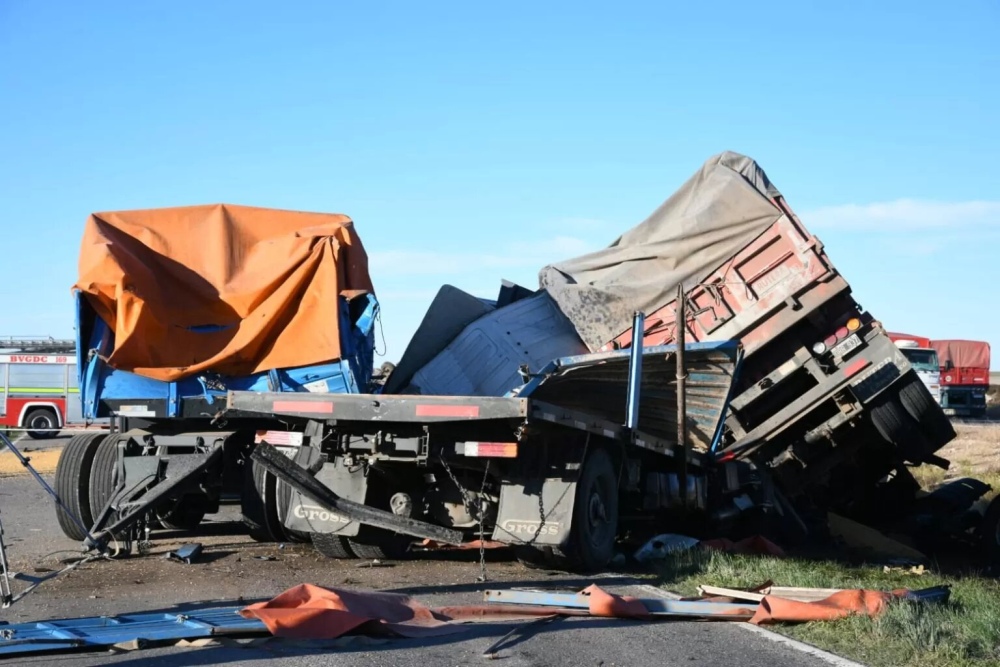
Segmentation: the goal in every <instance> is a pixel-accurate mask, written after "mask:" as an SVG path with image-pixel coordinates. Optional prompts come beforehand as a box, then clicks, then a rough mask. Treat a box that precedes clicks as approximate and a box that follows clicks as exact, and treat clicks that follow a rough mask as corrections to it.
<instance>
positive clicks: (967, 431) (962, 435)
mask: <svg viewBox="0 0 1000 667" xmlns="http://www.w3.org/2000/svg"><path fill="white" fill-rule="evenodd" d="M955 432H956V433H957V434H958V437H956V438H955V439H954V440H952V441H951V442H950V443H948V444H947V445H946V446H945V447H944V448H943V449H941V450H940V451H939V452H938V455H939V456H942V457H944V458H946V459H948V460H949V461H951V463H952V465H951V468H950V469H948V470H941V469H940V468H936V467H934V466H926V465H925V466H920V467H919V468H915V469H913V475H914V477H916V478H917V481H918V482H920V484H921V486H923V487H924V489H925V490H928V491H930V490H932V489H933V488H934V487H936V486H938V485H939V484H941V483H942V482H947V481H950V480H953V479H957V478H959V477H975V478H976V479H981V480H982V481H984V482H986V483H987V484H989V485H990V486H992V487H993V491H992V492H991V493H990V494H989V496H988V497H989V498H992V497H993V496H995V495H997V494H998V493H1000V425H995V424H984V425H972V424H956V425H955Z"/></svg>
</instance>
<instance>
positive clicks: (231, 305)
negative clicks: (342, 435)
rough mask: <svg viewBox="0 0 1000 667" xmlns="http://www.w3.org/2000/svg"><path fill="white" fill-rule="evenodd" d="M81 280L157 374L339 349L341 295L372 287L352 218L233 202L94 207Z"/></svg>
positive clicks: (120, 357)
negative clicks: (115, 209)
mask: <svg viewBox="0 0 1000 667" xmlns="http://www.w3.org/2000/svg"><path fill="white" fill-rule="evenodd" d="M75 289H79V290H80V291H82V292H83V293H84V294H85V295H86V298H87V300H88V301H89V302H90V304H91V305H92V306H93V307H94V309H95V310H96V312H97V315H98V316H99V317H100V318H101V319H102V320H104V322H105V323H107V325H108V326H109V327H110V328H111V330H112V331H113V332H114V335H115V348H114V351H113V352H112V353H111V355H110V357H109V358H108V360H107V361H108V363H109V364H110V365H111V366H113V367H115V368H119V369H123V370H129V371H132V372H135V373H138V374H139V375H144V376H146V377H150V378H154V379H158V380H177V379H180V378H183V377H187V376H189V375H193V374H195V373H198V372H202V371H205V370H209V369H211V370H213V371H216V372H219V373H222V374H225V375H237V376H241V375H250V374H252V373H257V372H262V371H266V370H271V369H274V368H291V367H297V366H308V365H312V364H318V363H324V362H329V361H334V360H336V359H339V358H340V322H339V299H338V297H340V296H344V297H346V298H352V297H355V296H358V295H360V294H364V293H370V292H373V291H374V289H373V287H372V283H371V278H370V277H369V275H368V256H367V254H366V253H365V250H364V247H363V246H362V244H361V240H360V238H359V237H358V236H357V234H356V232H355V230H354V223H353V222H352V221H351V219H350V218H349V217H347V216H345V215H339V214H326V213H304V212H298V211H280V210H272V209H264V208H253V207H247V206H232V205H228V204H215V205H208V206H188V207H179V208H164V209H150V210H139V211H119V212H110V213H95V214H93V215H91V216H90V218H89V219H88V220H87V224H86V227H85V229H84V235H83V243H82V245H81V249H80V267H79V279H78V281H77V283H76V285H75ZM192 327H207V330H202V331H193V330H192Z"/></svg>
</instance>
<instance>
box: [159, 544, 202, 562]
mask: <svg viewBox="0 0 1000 667" xmlns="http://www.w3.org/2000/svg"><path fill="white" fill-rule="evenodd" d="M201 549H202V547H201V545H200V544H198V543H197V542H196V543H194V544H185V545H184V546H182V547H180V548H178V549H174V550H173V551H171V552H169V553H168V554H167V555H166V557H167V559H169V560H176V561H180V562H182V563H187V564H188V565H190V564H191V563H193V562H194V561H195V560H197V559H198V556H200V555H201Z"/></svg>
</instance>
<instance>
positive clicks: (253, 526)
mask: <svg viewBox="0 0 1000 667" xmlns="http://www.w3.org/2000/svg"><path fill="white" fill-rule="evenodd" d="M277 481H278V480H277V479H276V478H275V477H274V475H272V474H270V473H269V472H267V469H266V468H264V467H263V466H262V465H260V464H259V463H257V462H256V461H254V460H248V461H247V462H246V463H245V464H244V468H243V494H242V497H241V501H242V502H241V509H242V512H243V523H244V524H245V525H246V526H247V532H248V533H249V534H250V537H251V538H253V539H254V540H256V541H257V542H284V541H285V540H286V539H287V535H286V534H285V528H284V526H282V525H281V520H280V519H279V518H278V498H277V489H276V486H277V484H276V482H277Z"/></svg>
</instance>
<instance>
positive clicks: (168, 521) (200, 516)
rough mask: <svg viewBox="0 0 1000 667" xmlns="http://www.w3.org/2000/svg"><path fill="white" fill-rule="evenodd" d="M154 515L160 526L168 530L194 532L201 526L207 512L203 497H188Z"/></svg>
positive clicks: (183, 497)
mask: <svg viewBox="0 0 1000 667" xmlns="http://www.w3.org/2000/svg"><path fill="white" fill-rule="evenodd" d="M153 514H154V516H156V520H157V522H158V523H159V524H160V526H161V527H163V528H166V529H167V530H183V531H192V530H195V529H196V528H198V526H200V525H201V522H202V521H203V520H204V519H205V514H206V512H205V508H204V503H203V502H202V498H201V497H199V496H197V495H186V496H181V498H180V499H179V500H177V501H176V502H174V503H168V504H166V505H164V506H163V507H160V508H158V509H157V510H156V511H155V512H153Z"/></svg>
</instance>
